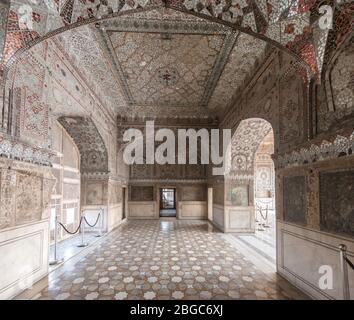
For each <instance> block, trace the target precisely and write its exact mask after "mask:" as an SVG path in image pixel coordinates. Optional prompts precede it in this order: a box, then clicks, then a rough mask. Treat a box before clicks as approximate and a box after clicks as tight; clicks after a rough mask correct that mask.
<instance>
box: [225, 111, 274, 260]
mask: <svg viewBox="0 0 354 320" xmlns="http://www.w3.org/2000/svg"><path fill="white" fill-rule="evenodd" d="M273 153H274V132H273V128H272V125H271V124H270V123H269V122H268V121H266V120H264V119H261V118H249V119H246V120H243V121H241V122H240V124H239V125H238V127H237V128H236V130H235V133H234V134H233V137H232V140H231V148H230V164H229V166H228V171H227V174H226V175H225V231H226V232H229V233H233V234H235V236H236V237H237V239H238V240H239V241H241V242H242V243H243V244H244V245H245V246H249V247H250V248H252V249H253V250H256V251H257V252H258V253H260V254H261V255H262V256H265V257H266V258H267V259H268V260H269V261H270V262H271V263H272V265H274V266H275V262H276V252H275V247H276V246H275V243H276V237H275V236H276V234H275V225H276V224H275V191H274V190H275V188H274V186H275V184H274V179H275V171H274V163H273V159H272V155H273Z"/></svg>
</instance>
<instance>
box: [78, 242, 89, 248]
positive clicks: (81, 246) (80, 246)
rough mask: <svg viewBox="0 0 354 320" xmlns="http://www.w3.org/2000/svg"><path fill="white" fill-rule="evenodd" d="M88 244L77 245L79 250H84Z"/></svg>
mask: <svg viewBox="0 0 354 320" xmlns="http://www.w3.org/2000/svg"><path fill="white" fill-rule="evenodd" d="M88 245H89V244H88V243H81V244H79V245H78V247H79V248H85V247H87V246H88Z"/></svg>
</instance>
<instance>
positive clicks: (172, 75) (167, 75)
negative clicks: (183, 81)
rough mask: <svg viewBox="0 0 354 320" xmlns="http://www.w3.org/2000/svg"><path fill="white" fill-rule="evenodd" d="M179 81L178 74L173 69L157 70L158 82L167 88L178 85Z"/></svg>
mask: <svg viewBox="0 0 354 320" xmlns="http://www.w3.org/2000/svg"><path fill="white" fill-rule="evenodd" d="M178 79H179V75H178V72H177V70H176V69H175V68H172V67H162V68H160V69H158V70H157V80H158V81H159V83H161V84H163V85H164V86H166V87H169V86H172V85H174V84H176V83H177V81H178Z"/></svg>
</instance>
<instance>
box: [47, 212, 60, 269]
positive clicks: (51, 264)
mask: <svg viewBox="0 0 354 320" xmlns="http://www.w3.org/2000/svg"><path fill="white" fill-rule="evenodd" d="M54 221H55V226H54V260H52V261H50V262H49V265H50V266H54V265H57V264H59V263H62V260H59V259H58V256H57V254H58V253H57V251H58V249H57V247H58V216H57V215H55V218H54Z"/></svg>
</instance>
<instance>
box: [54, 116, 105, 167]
mask: <svg viewBox="0 0 354 320" xmlns="http://www.w3.org/2000/svg"><path fill="white" fill-rule="evenodd" d="M59 122H60V123H61V124H62V125H63V127H64V128H65V129H66V131H67V132H68V133H69V135H70V136H71V137H72V138H73V140H74V141H75V144H76V145H77V147H78V149H79V151H80V156H81V172H82V173H94V172H101V173H107V172H108V153H107V149H106V146H105V143H104V141H103V139H102V137H101V135H100V134H99V132H98V130H97V128H96V126H95V124H94V123H93V121H92V120H91V119H89V118H83V117H61V118H59Z"/></svg>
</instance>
